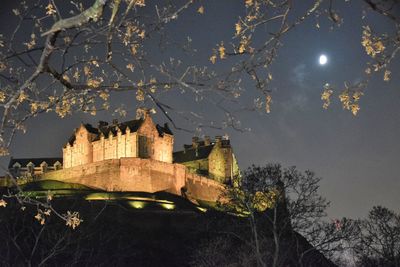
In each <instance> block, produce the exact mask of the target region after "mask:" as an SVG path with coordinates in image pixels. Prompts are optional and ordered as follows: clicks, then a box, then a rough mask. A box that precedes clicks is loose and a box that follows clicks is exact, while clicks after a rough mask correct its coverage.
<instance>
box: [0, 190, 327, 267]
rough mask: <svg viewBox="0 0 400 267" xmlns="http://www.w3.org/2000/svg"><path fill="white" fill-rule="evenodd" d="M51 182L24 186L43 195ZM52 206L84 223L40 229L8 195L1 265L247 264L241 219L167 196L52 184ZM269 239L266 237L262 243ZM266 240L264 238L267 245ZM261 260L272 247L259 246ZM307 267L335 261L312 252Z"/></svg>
mask: <svg viewBox="0 0 400 267" xmlns="http://www.w3.org/2000/svg"><path fill="white" fill-rule="evenodd" d="M54 186H55V184H54V183H46V184H31V185H27V186H26V188H25V189H26V190H31V191H30V192H27V194H29V195H30V196H33V197H38V198H41V197H44V196H45V195H46V194H47V191H48V190H49V187H52V190H55V189H56V188H55V187H54ZM57 186H61V187H59V189H57V190H55V191H53V192H54V193H56V194H55V196H54V199H53V200H52V203H53V206H54V207H55V208H56V210H57V211H58V212H59V213H66V212H67V211H68V210H69V211H79V213H80V216H81V218H82V219H83V222H82V224H81V225H80V226H79V227H78V228H76V229H75V230H73V229H70V228H68V227H67V226H65V224H64V223H63V222H62V221H60V219H59V218H57V217H56V216H54V215H51V216H50V217H48V218H46V219H47V220H46V223H45V224H44V225H43V226H41V225H40V223H39V222H38V221H37V220H36V219H35V218H34V216H35V215H36V213H37V209H36V207H34V206H27V207H26V208H25V209H24V210H22V209H21V206H20V204H18V203H16V202H15V201H12V200H11V199H9V200H7V201H8V205H7V207H6V208H2V209H1V210H0V223H1V225H2V227H1V228H0V238H1V240H0V242H1V243H2V246H1V247H0V259H1V261H2V262H1V264H0V265H2V266H4V265H11V266H21V265H33V266H36V265H39V264H41V263H42V265H44V266H54V265H57V266H227V265H231V266H243V265H246V266H252V265H254V264H255V261H254V258H253V257H252V252H251V247H249V246H248V243H247V242H249V241H251V239H250V235H249V229H248V225H247V222H246V219H245V218H242V217H236V216H232V215H228V214H225V213H222V212H218V211H216V210H213V209H208V210H205V209H204V208H202V207H198V206H196V205H194V204H192V203H191V202H189V201H187V200H185V199H183V198H181V197H177V196H174V195H171V194H168V193H163V192H160V193H156V194H148V193H138V192H135V193H129V192H123V193H112V194H110V193H105V192H95V191H93V190H90V189H89V188H79V186H77V185H61V184H57ZM269 239H270V237H268V236H265V240H264V241H268V240H269ZM267 243H268V242H267ZM309 248H310V245H309V244H308V243H307V242H306V241H305V239H304V238H302V237H301V236H299V235H298V234H296V233H290V234H289V233H288V234H287V238H286V240H285V242H284V244H283V247H282V249H283V251H285V253H287V254H286V255H287V256H286V257H285V262H284V263H283V264H285V266H297V263H296V258H297V256H296V255H297V253H298V251H301V250H306V249H309ZM265 254H266V255H265V256H266V258H268V257H269V255H270V254H271V250H268V249H266V250H265ZM307 255H308V256H307V257H305V258H304V263H306V264H305V266H334V265H333V264H332V263H330V262H329V261H328V260H326V259H325V258H324V257H323V256H322V255H321V254H319V253H318V252H316V251H314V252H313V253H309V254H307Z"/></svg>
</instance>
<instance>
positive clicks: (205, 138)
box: [204, 135, 211, 146]
mask: <svg viewBox="0 0 400 267" xmlns="http://www.w3.org/2000/svg"><path fill="white" fill-rule="evenodd" d="M210 144H211V139H210V136H208V135H206V136H204V145H205V146H209V145H210Z"/></svg>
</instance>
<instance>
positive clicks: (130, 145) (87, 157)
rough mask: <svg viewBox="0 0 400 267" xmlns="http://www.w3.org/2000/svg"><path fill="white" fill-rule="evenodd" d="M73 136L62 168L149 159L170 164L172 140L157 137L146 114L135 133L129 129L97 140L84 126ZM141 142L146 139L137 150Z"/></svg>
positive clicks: (169, 137)
mask: <svg viewBox="0 0 400 267" xmlns="http://www.w3.org/2000/svg"><path fill="white" fill-rule="evenodd" d="M75 137H76V140H75V142H74V143H73V145H70V144H69V143H68V144H67V145H66V146H65V147H64V148H63V167H64V168H71V167H74V166H80V165H84V164H87V163H92V162H98V161H103V160H107V159H120V158H124V157H142V158H151V159H154V160H158V161H162V162H168V163H172V150H173V145H174V138H173V136H172V135H169V134H165V133H164V135H163V136H160V135H159V133H158V131H157V129H156V126H155V124H154V122H153V120H152V119H151V117H150V116H149V115H148V114H147V115H145V117H144V121H143V123H142V124H141V126H140V127H139V129H138V130H137V132H130V130H129V128H128V129H127V130H126V132H125V133H124V134H122V132H121V131H120V130H119V129H118V132H117V134H116V135H115V136H113V135H112V134H110V135H109V136H108V137H104V136H103V135H101V136H100V140H94V139H95V137H96V135H95V134H92V133H89V132H88V130H87V129H86V128H85V126H84V125H81V126H80V127H79V128H78V130H77V131H76V133H75ZM143 137H145V138H143ZM140 139H141V140H145V144H142V147H139V140H140ZM140 152H142V153H140Z"/></svg>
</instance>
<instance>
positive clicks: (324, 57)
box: [319, 55, 328, 65]
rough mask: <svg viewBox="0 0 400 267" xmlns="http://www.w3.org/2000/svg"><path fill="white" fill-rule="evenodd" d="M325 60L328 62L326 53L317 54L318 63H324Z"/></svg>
mask: <svg viewBox="0 0 400 267" xmlns="http://www.w3.org/2000/svg"><path fill="white" fill-rule="evenodd" d="M327 62H328V57H327V56H326V55H320V56H319V64H320V65H325V64H326V63H327Z"/></svg>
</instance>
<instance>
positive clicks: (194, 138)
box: [192, 136, 199, 148]
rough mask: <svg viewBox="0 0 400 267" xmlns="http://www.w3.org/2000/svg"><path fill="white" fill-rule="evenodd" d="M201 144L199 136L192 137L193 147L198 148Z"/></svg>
mask: <svg viewBox="0 0 400 267" xmlns="http://www.w3.org/2000/svg"><path fill="white" fill-rule="evenodd" d="M198 146H199V138H198V137H197V136H193V137H192V147H193V148H197V147H198Z"/></svg>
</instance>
